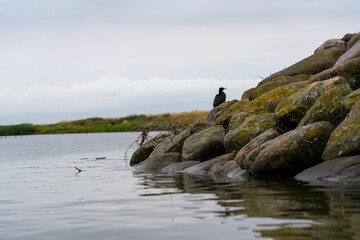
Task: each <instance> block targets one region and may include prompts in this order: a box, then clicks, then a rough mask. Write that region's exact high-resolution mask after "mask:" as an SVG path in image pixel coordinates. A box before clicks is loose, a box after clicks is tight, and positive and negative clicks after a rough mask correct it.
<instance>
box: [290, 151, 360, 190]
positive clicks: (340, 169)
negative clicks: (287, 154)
mask: <svg viewBox="0 0 360 240" xmlns="http://www.w3.org/2000/svg"><path fill="white" fill-rule="evenodd" d="M295 179H297V180H299V181H306V182H331V183H347V184H349V183H350V184H359V183H360V155H357V156H348V157H341V158H335V159H332V160H329V161H325V162H322V163H320V164H318V165H315V166H313V167H311V168H308V169H306V170H304V171H303V172H301V173H299V174H298V175H296V176H295Z"/></svg>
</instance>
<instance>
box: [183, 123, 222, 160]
mask: <svg viewBox="0 0 360 240" xmlns="http://www.w3.org/2000/svg"><path fill="white" fill-rule="evenodd" d="M224 136H225V129H224V127H223V126H221V125H216V126H213V127H210V128H207V129H205V130H203V131H201V132H198V133H195V134H193V135H191V136H190V137H189V138H187V139H186V140H185V142H184V146H183V149H182V155H181V159H182V161H191V160H195V161H206V160H209V159H211V158H214V157H216V156H219V155H221V154H224V153H225V148H224V144H223V140H224Z"/></svg>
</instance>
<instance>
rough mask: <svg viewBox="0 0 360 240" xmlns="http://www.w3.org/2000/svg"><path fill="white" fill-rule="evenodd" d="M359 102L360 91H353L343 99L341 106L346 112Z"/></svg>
mask: <svg viewBox="0 0 360 240" xmlns="http://www.w3.org/2000/svg"><path fill="white" fill-rule="evenodd" d="M359 100H360V89H358V90H356V91H353V92H352V93H350V94H349V95H347V96H346V97H344V99H343V105H344V106H345V108H346V110H348V111H350V109H351V108H352V106H354V104H355V103H356V102H357V101H359Z"/></svg>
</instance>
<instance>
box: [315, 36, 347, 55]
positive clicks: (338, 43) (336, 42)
mask: <svg viewBox="0 0 360 240" xmlns="http://www.w3.org/2000/svg"><path fill="white" fill-rule="evenodd" d="M330 48H337V49H340V50H342V51H345V50H346V42H345V41H344V40H343V39H329V40H327V41H326V42H324V43H323V44H321V46H320V47H318V48H317V49H316V50H315V51H314V53H318V52H320V51H324V50H326V49H330Z"/></svg>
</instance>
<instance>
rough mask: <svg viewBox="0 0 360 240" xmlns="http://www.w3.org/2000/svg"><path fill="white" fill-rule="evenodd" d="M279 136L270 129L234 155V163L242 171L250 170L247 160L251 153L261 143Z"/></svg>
mask: <svg viewBox="0 0 360 240" xmlns="http://www.w3.org/2000/svg"><path fill="white" fill-rule="evenodd" d="M279 135H280V134H279V132H278V131H277V130H275V129H273V128H271V129H268V130H266V131H265V132H263V133H262V134H260V135H259V136H257V137H256V138H254V139H252V140H251V141H250V142H249V143H248V144H246V145H245V146H244V147H243V148H241V149H240V151H239V152H238V153H237V154H236V157H235V159H234V160H235V161H236V163H237V164H238V165H239V166H240V167H241V168H242V169H251V165H252V162H250V160H249V158H247V157H248V156H249V155H250V153H251V152H252V151H254V150H255V149H257V148H258V147H260V146H261V145H262V144H263V143H265V142H267V141H269V140H271V139H274V138H276V137H278V136H279Z"/></svg>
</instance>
